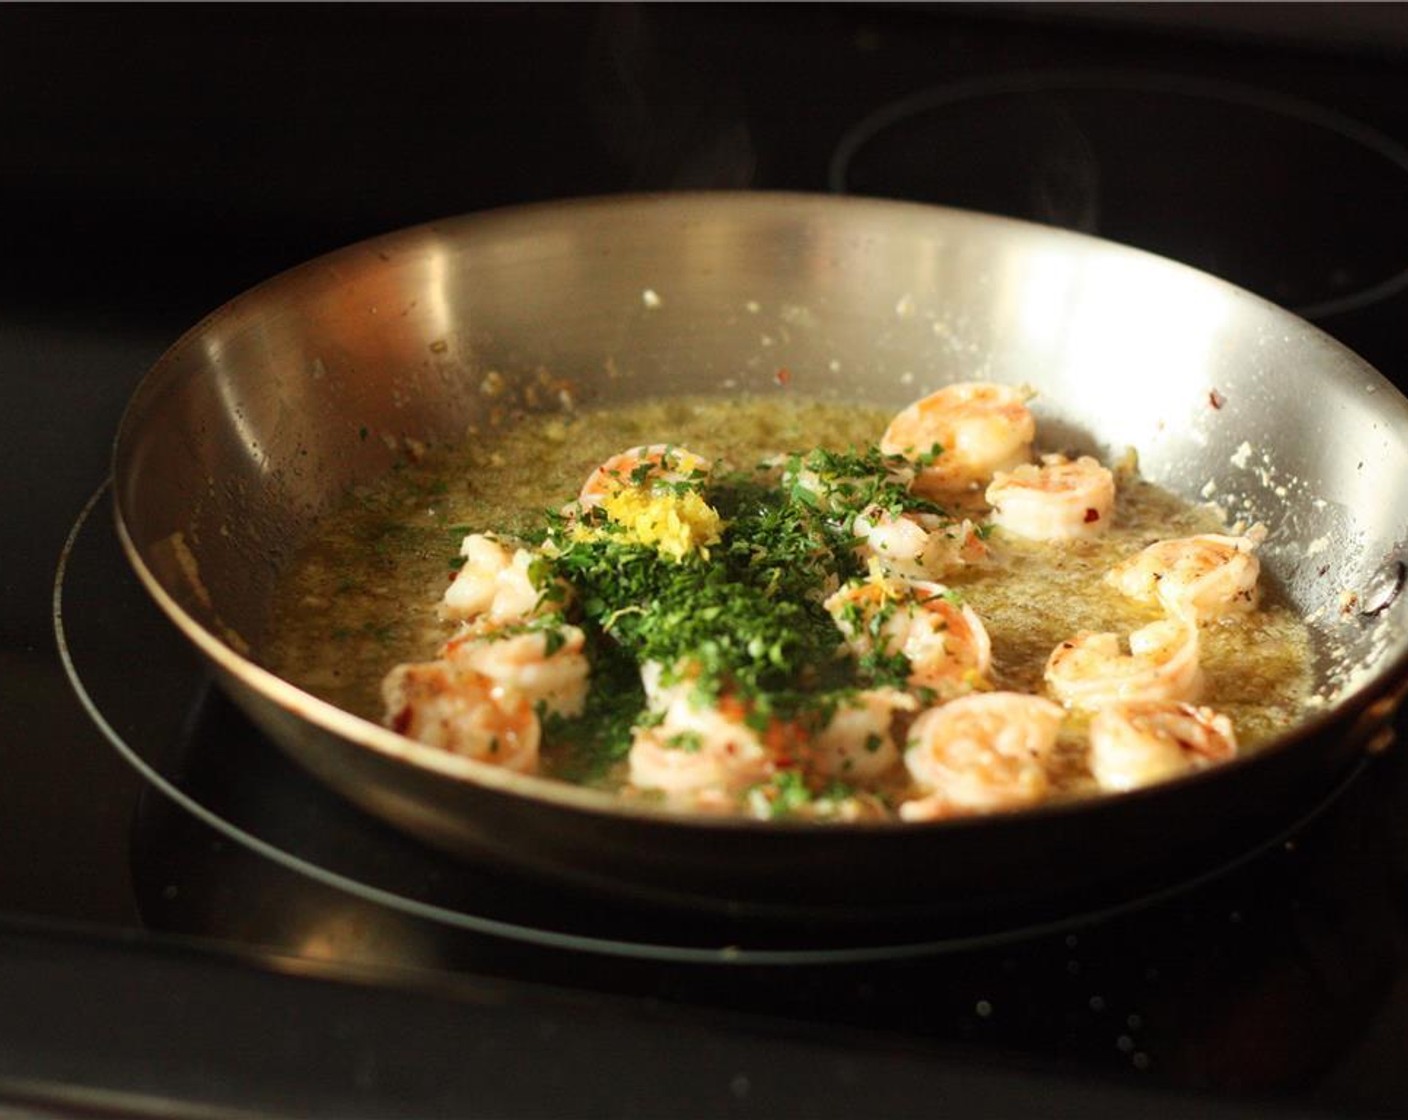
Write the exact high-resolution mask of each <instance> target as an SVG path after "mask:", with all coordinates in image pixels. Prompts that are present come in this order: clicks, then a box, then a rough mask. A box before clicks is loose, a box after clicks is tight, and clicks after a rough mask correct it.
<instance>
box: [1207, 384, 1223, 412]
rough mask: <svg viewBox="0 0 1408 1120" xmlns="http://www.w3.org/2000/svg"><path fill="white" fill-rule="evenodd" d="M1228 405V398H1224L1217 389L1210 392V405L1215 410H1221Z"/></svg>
mask: <svg viewBox="0 0 1408 1120" xmlns="http://www.w3.org/2000/svg"><path fill="white" fill-rule="evenodd" d="M1226 403H1227V398H1226V397H1224V396H1223V395H1222V394H1221V393H1219V392H1218V391H1217V390H1216V389H1211V390H1209V391H1208V404H1210V405H1212V406H1213V408H1221V407H1222V406H1223V405H1225V404H1226Z"/></svg>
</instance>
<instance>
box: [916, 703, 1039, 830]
mask: <svg viewBox="0 0 1408 1120" xmlns="http://www.w3.org/2000/svg"><path fill="white" fill-rule="evenodd" d="M1064 716H1065V713H1064V712H1063V711H1062V710H1061V707H1060V705H1059V704H1053V703H1052V702H1051V701H1050V700H1043V699H1042V698H1041V697H1039V696H1028V695H1026V694H1024V693H1019V692H984V693H977V694H975V695H972V696H964V697H962V698H960V699H958V700H952V701H950V702H949V703H947V704H944V705H943V706H942V707H938V708H930V709H929V710H928V711H926V712H924V713H923V714H922V715H920V717H919V718H918V719H916V720H915V721H914V724H913V725H912V726H911V727H910V729H909V740H908V746H907V748H906V750H905V755H904V763H905V766H906V768H908V770H909V773H910V776H911V777H912V778H913V779H914V782H915V784H916V785H917V786H918V787H919V788H920V789H921V790H923V791H924V792H923V794H922V796H920V797H918V798H915V799H914V800H911V801H906V802H904V803H903V804H902V805H901V806H900V816H901V817H902V818H904V819H905V820H908V821H928V820H939V819H942V818H944V817H956V816H966V815H969V814H972V813H984V812H992V811H994V810H1001V809H1016V808H1020V807H1022V806H1024V805H1033V804H1036V803H1037V802H1038V801H1041V800H1042V799H1043V798H1045V797H1046V794H1047V791H1048V790H1049V788H1050V782H1049V780H1048V777H1047V772H1046V764H1047V760H1048V758H1049V757H1050V754H1051V751H1052V749H1053V748H1054V747H1055V745H1056V736H1057V733H1058V732H1059V731H1060V728H1061V720H1062V719H1063V718H1064Z"/></svg>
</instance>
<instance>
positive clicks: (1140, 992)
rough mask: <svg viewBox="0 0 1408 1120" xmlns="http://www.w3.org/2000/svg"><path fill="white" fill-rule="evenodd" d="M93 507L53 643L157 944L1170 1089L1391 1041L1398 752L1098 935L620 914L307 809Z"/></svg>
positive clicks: (71, 566) (322, 803) (1236, 1079)
mask: <svg viewBox="0 0 1408 1120" xmlns="http://www.w3.org/2000/svg"><path fill="white" fill-rule="evenodd" d="M106 513H107V506H106V503H105V495H104V494H102V493H100V494H99V495H97V496H96V498H95V507H94V508H93V509H90V512H89V516H88V517H87V519H86V520H85V521H84V522H82V523H81V524H80V526H79V527H78V530H77V531H76V533H75V535H74V537H73V539H72V542H71V547H70V549H69V551H68V553H67V556H66V563H65V570H64V573H63V577H62V586H61V589H60V590H61V600H62V601H61V604H60V605H61V618H60V632H61V635H62V637H63V640H64V641H65V643H66V652H67V656H68V658H69V660H70V664H71V666H72V668H73V671H74V672H75V674H76V676H77V679H78V681H79V686H80V687H81V688H82V689H83V690H84V692H85V693H86V694H87V695H88V697H89V700H90V702H91V703H92V704H93V705H94V709H95V715H96V716H97V718H99V719H100V720H103V721H104V722H105V723H107V724H108V726H109V729H110V731H111V733H112V734H113V735H114V736H115V737H116V738H117V740H118V741H119V742H122V743H125V744H127V746H126V749H127V750H130V751H132V752H133V758H132V760H133V761H134V762H136V763H137V764H138V765H139V766H140V767H142V768H144V769H147V772H148V776H149V777H150V778H152V779H153V781H152V782H149V783H148V785H147V786H146V788H145V789H144V791H143V792H142V794H141V795H140V797H139V799H138V803H137V805H136V808H135V812H134V817H133V821H132V828H131V835H130V842H131V864H132V876H133V882H134V886H135V890H136V894H137V901H138V905H139V907H140V910H141V915H142V918H143V921H144V922H145V923H146V924H147V925H148V926H149V927H151V928H152V929H154V930H157V931H161V932H163V933H167V934H175V935H179V936H189V937H192V938H196V939H198V940H200V941H202V942H210V941H215V942H226V943H233V944H237V945H241V946H246V947H254V948H257V949H260V950H266V951H272V952H276V953H282V954H292V955H295V956H297V957H300V958H305V959H311V960H317V961H323V962H334V963H337V964H341V965H348V966H354V967H357V968H366V969H371V970H374V971H377V972H386V973H392V974H405V973H411V974H418V975H419V974H429V975H444V974H447V973H461V974H469V973H472V974H474V975H481V976H483V975H494V976H501V977H506V978H528V979H532V980H533V981H535V982H542V983H548V984H557V985H563V986H567V987H572V988H578V989H581V988H586V989H589V990H600V991H604V992H614V993H618V994H639V995H648V996H651V997H653V998H659V999H665V1000H672V1001H681V1002H687V1003H689V1004H692V1005H697V1006H704V1007H709V1006H713V1007H717V1008H719V1009H721V1010H741V1011H748V1012H757V1013H765V1014H768V1015H770V1016H778V1015H781V1016H784V1017H793V1018H797V1019H801V1020H806V1021H813V1022H820V1023H825V1024H833V1025H848V1026H854V1027H860V1028H864V1029H868V1030H874V1031H879V1032H891V1033H893V1034H894V1035H895V1036H896V1038H897V1039H903V1040H904V1041H905V1043H906V1044H913V1043H915V1042H920V1043H926V1044H934V1045H939V1046H952V1045H958V1046H961V1047H969V1046H971V1047H977V1048H979V1049H980V1050H981V1051H983V1052H992V1051H993V1050H997V1051H1001V1052H1008V1053H1017V1054H1021V1055H1024V1056H1025V1057H1026V1058H1028V1059H1029V1060H1035V1061H1039V1062H1040V1061H1050V1062H1052V1063H1056V1064H1058V1065H1061V1064H1064V1065H1069V1063H1071V1062H1075V1063H1077V1064H1079V1065H1081V1066H1082V1067H1086V1068H1089V1069H1092V1070H1095V1071H1101V1072H1107V1073H1115V1072H1120V1071H1123V1072H1125V1073H1128V1074H1130V1075H1140V1076H1142V1077H1145V1078H1151V1079H1157V1080H1159V1081H1161V1082H1165V1083H1168V1084H1170V1085H1173V1086H1178V1087H1195V1088H1216V1089H1224V1090H1237V1091H1255V1092H1270V1093H1277V1094H1279V1093H1283V1092H1290V1091H1293V1090H1299V1089H1302V1088H1308V1087H1312V1086H1319V1085H1322V1084H1323V1082H1324V1081H1325V1079H1326V1078H1327V1076H1332V1075H1334V1074H1336V1072H1337V1071H1339V1070H1340V1069H1341V1067H1344V1066H1346V1065H1348V1066H1350V1067H1352V1066H1353V1065H1354V1064H1355V1063H1356V1062H1358V1061H1362V1060H1365V1059H1363V1058H1361V1057H1360V1056H1359V1055H1360V1054H1361V1053H1362V1052H1363V1051H1364V1049H1365V1047H1366V1046H1367V1047H1368V1049H1369V1052H1370V1054H1371V1056H1372V1054H1373V1053H1374V1047H1375V1046H1376V1045H1378V1043H1377V1042H1376V1041H1375V1040H1376V1039H1377V1038H1378V1037H1379V1035H1380V1034H1381V1033H1383V1031H1385V1030H1386V1029H1387V1030H1388V1032H1389V1036H1390V1037H1396V1036H1394V1035H1393V1031H1394V1030H1396V1029H1397V1028H1395V1027H1393V1023H1394V1022H1395V1021H1396V1020H1397V1019H1401V1018H1402V1017H1403V1014H1404V1012H1403V1010H1402V1005H1403V1004H1404V996H1405V993H1404V992H1403V991H1402V988H1403V981H1402V978H1401V976H1400V973H1401V972H1402V964H1403V958H1404V952H1405V947H1408V937H1405V934H1408V906H1405V898H1408V896H1405V892H1404V885H1405V881H1408V756H1406V755H1405V752H1404V751H1402V750H1391V751H1389V752H1387V753H1386V754H1385V755H1383V756H1380V757H1377V758H1374V759H1372V760H1371V761H1370V762H1369V763H1368V764H1367V765H1366V767H1365V769H1364V771H1363V772H1362V773H1361V774H1360V775H1359V776H1358V777H1357V778H1356V779H1355V780H1353V781H1351V782H1350V783H1348V785H1347V787H1346V788H1345V789H1344V790H1342V791H1341V792H1340V795H1339V796H1337V797H1335V798H1334V799H1333V800H1332V801H1330V802H1329V803H1328V804H1327V805H1326V806H1325V807H1324V808H1323V810H1322V811H1320V812H1318V813H1317V814H1316V815H1315V816H1314V818H1313V819H1312V820H1310V821H1309V822H1308V823H1306V824H1305V825H1304V827H1302V828H1300V829H1299V830H1298V831H1296V832H1295V833H1294V834H1293V835H1292V836H1289V837H1287V838H1286V839H1284V841H1282V842H1279V843H1277V844H1275V845H1273V846H1272V847H1270V848H1269V849H1267V850H1264V851H1262V852H1260V853H1259V854H1256V855H1254V856H1252V857H1250V858H1248V859H1246V860H1244V861H1242V862H1241V863H1240V864H1239V865H1238V866H1235V867H1230V868H1227V869H1224V870H1223V871H1222V873H1220V874H1216V875H1212V876H1210V877H1209V878H1208V879H1207V881H1205V882H1202V883H1201V884H1200V885H1197V886H1195V887H1190V888H1189V889H1187V890H1183V891H1173V892H1169V893H1167V894H1166V895H1165V896H1163V897H1161V898H1157V899H1146V900H1144V901H1143V902H1142V903H1140V904H1137V905H1133V906H1131V907H1129V908H1127V909H1125V910H1123V911H1120V912H1110V913H1107V914H1105V915H1103V916H1097V917H1087V918H1085V919H1080V918H1072V917H1070V916H1069V915H1067V916H1066V920H1064V921H1062V922H1060V923H1052V922H1048V923H1046V924H1045V925H1044V926H1043V925H1042V923H1041V922H1039V921H1031V922H1029V926H1028V928H1021V927H1020V926H1018V927H1017V928H1014V926H1013V922H1012V916H1011V915H1007V916H999V917H996V918H994V923H995V924H993V925H991V926H987V927H984V926H983V925H981V924H975V925H971V926H968V927H966V928H957V929H946V930H933V929H928V930H916V929H914V928H913V927H909V926H894V925H887V924H886V923H884V922H878V923H876V925H875V927H874V928H873V929H869V930H863V929H859V928H856V927H854V926H850V927H846V928H843V929H840V930H830V931H828V930H817V929H811V930H807V929H798V928H795V927H792V928H789V927H788V926H787V925H786V924H772V925H759V924H758V923H757V922H756V921H754V920H750V921H748V922H744V923H731V922H730V921H729V920H728V919H727V918H726V917H720V916H718V915H702V914H696V913H670V912H667V911H663V910H661V909H660V908H658V907H644V906H639V907H635V906H632V905H631V904H629V903H628V902H623V901H621V900H616V899H602V898H599V897H596V896H593V895H590V894H587V893H583V892H579V891H576V890H572V889H568V888H564V887H562V886H561V885H560V884H544V883H538V882H533V881H530V880H527V879H525V878H523V877H521V876H519V875H516V874H514V873H512V872H509V871H506V870H504V869H498V868H494V867H486V866H470V865H469V864H466V863H464V862H463V861H460V860H454V859H451V858H450V857H448V856H442V855H440V854H439V853H437V852H434V851H431V850H429V849H427V848H425V847H423V846H422V845H421V844H420V843H419V842H417V841H414V840H412V839H410V838H407V837H405V836H402V835H401V834H399V833H397V832H395V831H394V830H391V829H389V828H388V827H387V826H385V825H383V824H381V823H380V822H378V821H375V820H373V819H371V818H369V817H366V816H364V815H363V814H361V813H360V812H359V811H357V810H355V809H354V808H352V807H351V806H350V805H348V804H346V803H344V802H343V801H342V799H341V798H338V797H336V796H335V795H333V794H332V793H330V792H329V791H327V790H325V789H323V788H322V787H321V786H320V785H319V784H318V783H316V782H315V781H314V780H313V779H312V778H310V777H308V776H306V775H305V774H304V773H303V772H302V771H301V770H300V769H299V768H298V767H296V766H295V765H294V764H293V763H291V762H290V761H288V760H287V759H286V758H285V757H284V756H283V754H282V753H281V752H279V751H278V750H277V749H276V748H275V747H273V746H272V745H271V744H270V743H268V742H267V741H266V740H265V739H263V737H262V736H261V735H260V734H259V733H258V732H257V731H256V730H255V729H254V728H253V727H252V726H251V725H249V724H248V723H247V722H246V721H245V720H244V718H243V717H242V716H241V714H240V713H239V712H238V711H237V710H236V709H235V708H234V707H233V705H231V704H230V703H229V702H228V701H226V700H225V699H224V698H223V696H222V695H221V694H220V693H219V692H218V691H216V690H214V689H213V688H211V687H210V686H209V685H208V683H207V682H206V681H205V679H204V677H203V676H202V674H201V673H200V671H199V668H198V667H197V666H196V665H195V663H194V661H193V656H192V655H191V654H190V653H189V652H188V651H187V650H186V649H185V647H184V645H183V644H182V643H181V641H180V640H179V638H178V637H177V635H176V634H175V632H174V631H173V630H172V629H171V628H170V627H169V626H168V625H167V624H166V623H165V621H164V620H163V619H162V618H160V616H159V615H157V613H156V608H155V607H154V606H153V605H152V604H150V603H149V602H148V601H147V599H146V597H145V595H144V594H143V593H142V591H141V588H140V586H139V585H137V583H136V581H135V578H134V577H133V576H132V575H131V574H130V572H128V571H127V569H126V566H125V563H123V561H122V558H121V555H120V552H119V551H118V546H117V544H116V541H115V540H114V538H113V534H112V532H111V527H110V525H109V523H108V521H107V518H106V516H105V514H106ZM134 643H135V645H134ZM173 697H181V698H183V699H184V702H183V703H175V704H173V703H171V702H170V701H171V699H172V698H173ZM161 698H164V699H165V701H166V702H164V703H158V702H157V701H158V700H159V699H161ZM158 784H159V785H160V786H161V787H163V788H158ZM173 795H174V796H173ZM1134 893H1136V894H1137V893H1138V892H1137V891H1136V892H1134ZM1029 917H1030V916H1028V918H1029ZM1047 917H1051V916H1047ZM1004 919H1005V920H1004ZM1385 1023H1387V1024H1388V1027H1387V1028H1385V1026H1384V1024H1385ZM1366 1040H1367V1042H1366ZM1390 1045H1391V1046H1393V1045H1396V1044H1394V1043H1390ZM1375 1060H1376V1059H1375ZM1380 1080H1382V1075H1380Z"/></svg>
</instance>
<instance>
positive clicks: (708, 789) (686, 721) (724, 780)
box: [627, 689, 775, 811]
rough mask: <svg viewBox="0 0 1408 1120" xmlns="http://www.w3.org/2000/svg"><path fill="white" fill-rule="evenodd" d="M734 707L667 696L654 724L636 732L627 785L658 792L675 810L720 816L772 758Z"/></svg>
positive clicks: (764, 774) (683, 693)
mask: <svg viewBox="0 0 1408 1120" xmlns="http://www.w3.org/2000/svg"><path fill="white" fill-rule="evenodd" d="M746 714H747V713H746V710H745V709H744V708H743V706H742V705H740V704H738V703H736V702H729V701H724V702H722V703H719V704H711V703H707V702H704V701H701V700H699V699H698V698H697V697H695V696H692V695H690V693H689V692H688V691H687V690H684V689H679V690H671V692H670V694H669V696H668V700H667V703H666V706H665V708H664V713H663V716H662V717H661V718H660V720H659V722H658V723H655V724H653V725H652V726H648V727H638V728H636V731H635V734H634V738H633V739H632V741H631V749H630V753H629V754H628V755H627V765H628V767H629V772H630V781H631V784H632V785H633V786H635V787H637V788H638V789H645V790H659V791H661V792H662V793H664V795H665V797H666V800H667V801H668V802H669V803H671V804H674V805H677V806H687V807H691V808H695V809H703V810H713V811H724V810H727V809H729V808H731V807H733V806H734V804H735V803H736V801H737V798H738V797H739V795H741V794H742V792H743V791H744V790H746V789H747V788H748V787H749V786H752V785H757V784H758V783H759V782H762V781H765V780H766V779H767V778H769V777H770V776H771V775H772V774H773V773H774V770H775V765H774V763H775V754H774V750H773V749H770V746H769V744H768V743H767V742H766V741H765V735H763V734H759V732H758V731H757V730H755V729H754V728H752V727H751V726H749V724H748V722H747V719H746Z"/></svg>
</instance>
